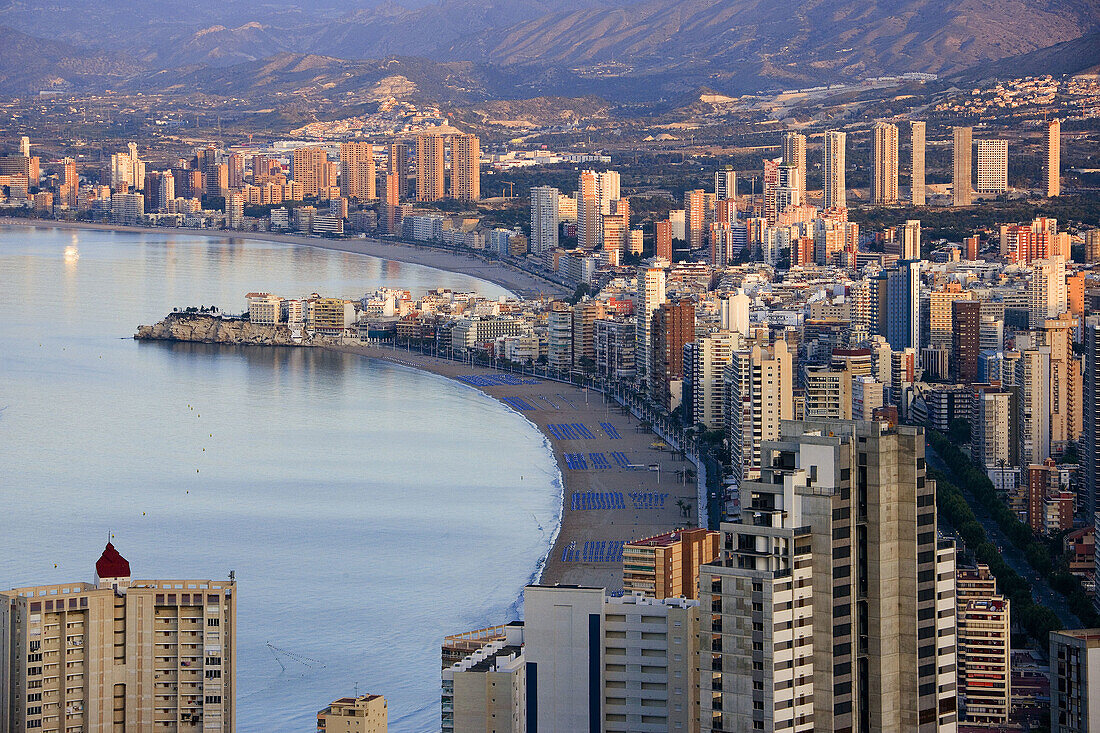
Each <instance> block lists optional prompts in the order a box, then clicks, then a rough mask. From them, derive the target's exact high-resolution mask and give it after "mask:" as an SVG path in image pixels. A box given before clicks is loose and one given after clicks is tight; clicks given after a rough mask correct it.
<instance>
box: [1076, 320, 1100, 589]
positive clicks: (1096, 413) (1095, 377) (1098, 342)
mask: <svg viewBox="0 0 1100 733" xmlns="http://www.w3.org/2000/svg"><path fill="white" fill-rule="evenodd" d="M1084 346H1085V356H1084V365H1083V371H1084V378H1083V379H1082V384H1083V396H1082V415H1083V418H1084V419H1083V422H1082V424H1081V450H1080V461H1081V475H1082V476H1084V486H1083V490H1084V491H1083V493H1084V497H1083V498H1084V507H1085V513H1086V516H1089V517H1091V516H1093V515H1094V514H1095V513H1096V512H1097V510H1100V316H1089V317H1088V318H1086V319H1085V330H1084ZM1097 605H1098V606H1100V594H1098V600H1097Z"/></svg>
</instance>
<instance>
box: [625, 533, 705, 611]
mask: <svg viewBox="0 0 1100 733" xmlns="http://www.w3.org/2000/svg"><path fill="white" fill-rule="evenodd" d="M720 537H721V535H720V533H718V532H714V531H711V530H706V529H681V530H676V531H674V532H667V533H665V534H662V535H657V536H656V537H648V538H646V539H644V540H637V541H635V542H628V543H627V544H626V545H625V546H624V547H623V592H624V593H627V594H630V593H633V592H638V593H641V594H642V595H644V596H648V597H649V598H692V599H695V598H698V597H699V567H700V566H701V565H705V564H707V563H709V562H713V561H714V559H715V558H716V557H718V540H719V538H720Z"/></svg>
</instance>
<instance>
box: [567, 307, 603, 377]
mask: <svg viewBox="0 0 1100 733" xmlns="http://www.w3.org/2000/svg"><path fill="white" fill-rule="evenodd" d="M606 316H607V304H606V303H604V302H603V301H602V300H582V301H581V302H580V303H577V304H576V305H574V306H573V366H575V367H584V366H590V367H594V366H595V365H596V340H595V339H596V321H598V320H599V319H601V318H604V317H606Z"/></svg>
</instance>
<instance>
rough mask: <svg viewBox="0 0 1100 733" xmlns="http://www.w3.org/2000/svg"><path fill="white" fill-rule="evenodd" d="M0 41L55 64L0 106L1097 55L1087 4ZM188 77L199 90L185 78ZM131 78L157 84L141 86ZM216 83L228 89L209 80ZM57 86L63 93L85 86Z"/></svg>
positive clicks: (241, 17)
mask: <svg viewBox="0 0 1100 733" xmlns="http://www.w3.org/2000/svg"><path fill="white" fill-rule="evenodd" d="M2 24H6V25H8V26H11V27H12V28H15V29H16V31H18V33H20V34H22V35H21V36H20V38H22V39H25V38H27V37H28V36H27V34H31V35H42V36H44V37H49V38H54V39H58V41H53V42H50V41H41V42H40V43H42V44H44V45H45V48H47V49H49V48H51V46H56V45H58V44H60V45H61V46H63V47H62V48H59V49H58V52H57V53H56V54H55V53H52V52H48V53H43V52H42V50H41V49H38V50H36V49H34V48H33V43H28V42H26V41H25V40H24V41H21V42H20V43H18V44H16V45H14V46H12V47H10V48H11V50H9V48H8V47H5V53H4V54H2V55H0V92H3V91H7V92H9V93H10V92H11V91H13V90H14V89H16V88H26V87H27V86H28V80H26V79H24V80H22V81H15V80H14V77H15V76H17V70H19V69H23V70H24V73H25V69H27V68H36V74H37V73H38V71H37V70H38V69H41V70H42V73H43V74H45V76H46V77H47V79H48V77H49V76H50V75H51V74H52V75H55V76H59V77H62V78H64V79H66V82H68V81H69V79H68V77H66V76H65V75H64V74H60V73H58V72H59V71H62V70H64V68H63V64H64V63H69V64H70V65H72V64H75V65H76V67H77V69H80V68H84V67H96V66H97V65H98V68H99V69H100V70H101V73H100V76H104V77H111V76H115V75H118V74H120V73H121V74H127V73H129V74H131V75H132V76H133V79H134V81H135V83H136V84H137V85H138V86H148V85H149V84H152V85H153V86H154V87H155V86H162V85H163V82H164V77H165V76H166V75H167V76H169V77H171V76H173V75H174V76H176V77H178V78H177V81H178V82H179V83H184V81H185V80H186V81H187V82H188V83H190V82H191V81H195V82H196V83H199V84H200V85H204V84H205V83H206V82H204V81H203V79H210V80H211V81H210V83H212V84H214V85H215V86H218V85H221V86H222V87H226V88H228V87H233V86H235V87H237V88H240V87H242V86H245V87H248V88H252V89H255V88H258V87H262V86H263V85H264V82H263V80H262V79H259V80H250V79H251V75H252V74H253V73H254V72H255V71H256V69H255V68H253V67H251V66H249V65H250V64H264V63H267V61H266V60H268V59H271V58H273V57H274V58H281V56H280V55H281V54H292V55H305V56H309V57H314V56H316V57H324V58H328V59H338V60H343V61H348V62H354V63H355V64H360V63H366V64H367V66H366V67H360V66H355V65H354V64H353V66H354V68H345V69H344V71H348V72H350V73H360V72H362V73H370V74H373V73H374V72H373V71H372V70H371V67H370V64H378V63H390V60H391V59H393V58H398V59H401V62H402V63H405V64H409V65H413V66H419V69H418V70H417V73H419V74H420V76H421V78H420V79H419V80H414V81H415V82H416V83H417V85H418V87H420V88H421V89H422V90H424V92H425V93H428V91H427V90H428V89H429V88H438V89H441V90H444V91H446V90H448V89H453V90H455V92H456V93H458V94H459V96H460V97H461V96H465V97H472V98H476V97H480V96H485V97H488V98H509V97H513V96H520V97H530V96H543V95H546V96H549V95H560V96H568V97H576V96H582V95H585V94H595V95H599V96H602V97H604V98H608V99H618V100H655V99H666V100H667V99H674V98H677V97H679V96H681V95H682V94H684V93H686V92H688V91H690V90H692V89H696V88H698V87H700V86H707V87H710V88H713V89H715V90H716V91H718V92H720V93H740V92H744V91H751V90H753V89H759V88H761V87H767V86H797V85H812V84H819V83H828V82H839V81H850V80H854V79H863V78H866V77H869V76H881V75H890V74H899V73H905V72H926V73H934V74H939V75H941V76H946V75H954V74H960V73H963V72H966V71H967V70H970V69H982V68H990V69H992V68H997V67H995V66H993V65H994V64H996V63H998V62H1000V61H1002V60H1005V59H1012V58H1016V57H1021V56H1028V57H1030V58H1028V59H1026V60H1021V61H1020V62H1019V64H1022V65H1021V66H1019V68H1025V67H1026V68H1034V69H1037V70H1040V71H1042V70H1043V67H1047V66H1050V67H1053V66H1058V65H1060V64H1061V65H1064V63H1063V61H1064V56H1063V55H1061V54H1060V53H1058V52H1055V51H1052V52H1050V53H1044V52H1043V51H1042V49H1046V48H1048V47H1051V46H1055V45H1056V44H1071V46H1065V47H1063V48H1072V49H1075V50H1074V54H1073V56H1074V57H1075V58H1076V57H1080V58H1084V57H1085V56H1088V53H1089V51H1090V50H1091V51H1095V48H1096V43H1095V37H1090V36H1088V34H1094V33H1096V32H1098V31H1100V3H1097V2H1095V0H806V1H805V2H802V3H800V4H799V5H797V6H794V8H793V9H792V5H791V4H790V3H789V2H786V1H785V0H735V1H733V2H731V1H730V0H680V2H676V3H669V2H667V0H620V1H619V2H613V1H612V0H532V1H530V2H522V3H518V2H513V1H512V0H439V1H438V2H433V3H430V4H428V3H425V4H418V5H416V6H413V7H409V6H406V5H397V4H395V3H392V2H384V3H381V4H379V3H377V2H373V3H372V2H367V3H366V4H365V6H364V4H363V3H362V2H358V3H356V2H353V1H352V0H328V2H323V3H320V4H316V5H312V6H311V7H309V8H308V10H303V9H302V7H301V6H296V5H291V4H289V3H288V2H287V1H286V0H272V1H271V2H268V3H265V4H262V5H253V4H248V3H245V2H243V0H226V1H225V2H223V3H214V2H213V1H212V0H201V1H200V2H198V3H196V4H195V6H194V8H192V9H190V10H189V12H188V13H187V14H162V13H157V14H152V15H151V14H150V13H149V11H148V9H147V7H146V6H145V5H143V4H142V3H140V2H139V0H119V2H114V3H98V4H94V5H89V4H86V3H78V2H76V0H52V1H51V2H48V3H47V1H46V0H24V1H23V2H20V3H13V4H12V5H10V6H8V9H6V10H0V25H2ZM1090 38H1091V39H1092V40H1089V39H1090ZM1072 44H1076V45H1072ZM1090 44H1091V48H1090ZM44 59H45V63H43V60H44ZM378 59H384V60H385V61H377V60H378ZM412 59H419V61H416V62H413V61H411V60H412ZM367 60H375V61H367ZM195 67H204V68H205V69H206V72H209V73H206V72H203V73H200V74H199V75H198V76H197V77H196V76H194V74H193V72H192V71H191V70H192V69H194V68H195ZM142 68H144V69H147V70H148V71H149V72H158V71H159V72H162V73H160V74H159V75H158V76H157V77H156V78H155V79H154V80H153V81H148V80H144V81H143V80H142V79H141V78H140V77H141V75H140V74H139V73H138V72H139V71H140V70H141V69H142ZM219 68H224V69H226V70H229V69H232V70H233V71H234V73H235V74H240V75H242V76H241V78H240V79H239V80H238V81H236V82H232V81H223V80H222V79H220V78H219V77H218V74H217V69H219ZM1005 68H1008V67H1005ZM70 71H71V73H70V74H69V76H71V77H73V78H74V79H75V80H76V81H75V82H74V83H81V82H86V83H89V84H91V83H94V81H95V79H96V75H95V74H84V73H76V71H75V70H70ZM409 78H410V79H411V78H412V77H411V76H410V77H409ZM34 83H39V82H37V81H35V82H34ZM32 86H33V84H32ZM202 88H203V90H204V91H213V89H206V88H205V87H202ZM445 99H446V98H445ZM456 101H457V100H456Z"/></svg>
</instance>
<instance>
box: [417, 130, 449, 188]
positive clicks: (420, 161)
mask: <svg viewBox="0 0 1100 733" xmlns="http://www.w3.org/2000/svg"><path fill="white" fill-rule="evenodd" d="M445 141H446V138H445V137H443V136H442V135H418V136H417V138H416V200H417V201H439V200H440V199H442V198H443V195H444V194H443V192H444V175H445V174H444V165H445V164H444V147H445Z"/></svg>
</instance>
